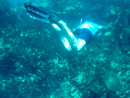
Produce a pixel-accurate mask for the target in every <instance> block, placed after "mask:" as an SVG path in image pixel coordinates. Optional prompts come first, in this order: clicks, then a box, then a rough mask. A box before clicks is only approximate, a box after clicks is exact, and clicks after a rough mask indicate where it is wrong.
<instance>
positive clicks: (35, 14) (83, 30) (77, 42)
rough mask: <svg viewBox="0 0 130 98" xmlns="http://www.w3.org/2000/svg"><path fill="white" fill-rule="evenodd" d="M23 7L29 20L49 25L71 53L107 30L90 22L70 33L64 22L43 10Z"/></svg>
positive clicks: (25, 4) (33, 5)
mask: <svg viewBox="0 0 130 98" xmlns="http://www.w3.org/2000/svg"><path fill="white" fill-rule="evenodd" d="M24 6H25V8H26V10H27V14H28V15H29V16H30V17H31V18H33V19H36V20H40V21H42V22H46V23H50V24H51V25H52V26H53V27H54V28H55V30H56V31H57V33H58V34H59V36H60V39H61V41H62V43H63V44H64V46H65V48H66V49H67V50H68V51H71V50H72V49H75V50H76V51H79V50H81V49H82V48H83V47H84V46H85V45H87V44H89V43H90V42H91V41H92V38H93V37H94V36H95V35H99V31H100V30H103V31H104V32H105V31H106V30H107V28H106V27H103V26H100V25H97V24H95V23H92V22H86V23H84V24H82V25H80V26H79V27H77V28H76V29H75V31H74V32H73V33H72V32H71V31H70V30H69V28H68V27H67V25H66V23H65V22H63V21H62V20H60V19H59V18H58V17H57V16H55V15H54V14H52V13H50V12H48V11H47V10H45V9H44V8H41V7H39V6H37V5H35V4H31V3H24ZM100 33H101V32H100ZM101 34H102V33H101Z"/></svg>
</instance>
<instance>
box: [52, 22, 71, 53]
mask: <svg viewBox="0 0 130 98" xmlns="http://www.w3.org/2000/svg"><path fill="white" fill-rule="evenodd" d="M52 26H53V27H54V28H55V30H56V31H57V33H58V34H59V36H60V39H61V41H62V43H63V44H64V46H65V48H66V49H67V50H68V51H71V50H72V47H71V45H70V44H69V41H68V39H67V37H66V35H65V34H64V33H63V32H62V31H61V29H60V28H59V27H58V26H57V25H56V24H52Z"/></svg>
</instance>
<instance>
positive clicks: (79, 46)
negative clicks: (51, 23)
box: [59, 21, 86, 51]
mask: <svg viewBox="0 0 130 98" xmlns="http://www.w3.org/2000/svg"><path fill="white" fill-rule="evenodd" d="M59 23H60V24H61V25H62V27H63V28H64V29H65V31H66V33H67V35H68V38H69V39H70V40H71V43H72V45H73V48H74V49H75V50H76V51H79V50H81V49H82V48H83V47H84V46H85V44H86V42H85V40H83V39H80V38H79V39H76V37H75V36H74V34H73V33H72V32H71V31H70V30H69V28H68V26H67V25H66V23H64V22H63V21H59Z"/></svg>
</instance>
